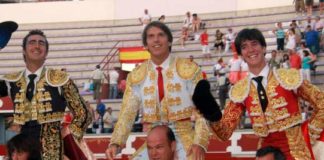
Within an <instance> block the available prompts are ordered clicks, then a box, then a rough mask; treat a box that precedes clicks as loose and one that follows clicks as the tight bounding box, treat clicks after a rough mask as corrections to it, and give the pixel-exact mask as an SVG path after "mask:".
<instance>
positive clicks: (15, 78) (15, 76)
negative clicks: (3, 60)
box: [0, 71, 24, 82]
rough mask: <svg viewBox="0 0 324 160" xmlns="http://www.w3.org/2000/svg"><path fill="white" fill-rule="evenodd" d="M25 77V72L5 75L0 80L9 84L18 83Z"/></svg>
mask: <svg viewBox="0 0 324 160" xmlns="http://www.w3.org/2000/svg"><path fill="white" fill-rule="evenodd" d="M23 75H24V71H20V72H15V73H10V74H6V75H3V76H2V77H1V78H0V79H1V80H5V81H8V82H17V81H18V80H19V79H20V78H21V77H22V76H23Z"/></svg>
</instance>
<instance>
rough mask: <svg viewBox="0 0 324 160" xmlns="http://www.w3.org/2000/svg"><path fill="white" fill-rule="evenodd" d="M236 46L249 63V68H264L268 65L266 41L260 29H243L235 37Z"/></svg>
mask: <svg viewBox="0 0 324 160" xmlns="http://www.w3.org/2000/svg"><path fill="white" fill-rule="evenodd" d="M234 43H235V48H236V50H237V53H238V54H239V55H241V56H242V58H243V60H244V61H245V62H246V63H247V64H248V66H249V69H250V70H251V69H253V68H255V69H256V68H261V69H262V68H263V67H264V66H265V65H266V60H265V54H266V47H267V44H266V41H265V38H264V36H263V35H262V33H261V31H259V30H258V29H247V28H246V29H243V30H241V31H240V32H239V33H238V34H237V37H236V38H235V42H234Z"/></svg>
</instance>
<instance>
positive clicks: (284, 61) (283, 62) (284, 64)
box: [280, 54, 290, 69]
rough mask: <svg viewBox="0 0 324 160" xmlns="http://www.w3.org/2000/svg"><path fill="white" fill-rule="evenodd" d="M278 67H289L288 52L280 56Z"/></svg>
mask: <svg viewBox="0 0 324 160" xmlns="http://www.w3.org/2000/svg"><path fill="white" fill-rule="evenodd" d="M280 67H281V68H286V69H288V68H290V60H289V55H288V54H284V55H283V56H282V60H281V62H280Z"/></svg>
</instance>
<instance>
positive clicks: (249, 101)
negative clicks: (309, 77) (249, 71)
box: [211, 69, 324, 159]
mask: <svg viewBox="0 0 324 160" xmlns="http://www.w3.org/2000/svg"><path fill="white" fill-rule="evenodd" d="M251 83H252V82H251V80H250V79H249V78H245V79H243V80H241V81H239V82H238V83H237V84H235V85H234V86H233V87H232V88H231V90H230V93H229V96H230V102H229V103H227V106H226V108H225V111H224V115H223V118H222V119H221V121H219V122H215V123H212V124H211V127H212V130H213V131H214V133H215V134H216V135H217V137H219V138H220V139H221V140H227V139H229V138H230V136H231V135H232V133H233V131H234V130H235V128H236V127H237V124H238V123H239V119H240V116H241V115H242V113H243V110H244V109H246V111H247V112H248V114H249V117H250V119H251V123H252V127H253V130H254V132H255V134H256V135H258V136H260V137H261V140H263V139H269V135H271V136H273V135H275V134H274V133H279V132H282V131H284V132H285V133H284V134H285V135H286V136H287V141H286V143H287V146H289V149H290V154H291V155H292V157H294V158H302V159H311V158H310V152H309V150H308V148H307V147H306V144H305V141H304V138H303V137H302V136H303V135H302V133H301V129H300V123H302V116H301V112H302V111H301V108H300V106H299V103H298V99H299V98H302V99H304V100H306V101H308V102H309V103H310V104H311V106H313V107H314V112H313V115H312V117H311V118H310V120H309V122H310V123H309V134H310V137H311V141H312V142H313V141H315V139H316V138H318V137H319V134H320V132H321V131H322V130H323V128H324V125H323V124H324V123H323V122H324V117H323V116H324V99H323V98H324V94H323V93H322V92H321V91H320V90H319V89H318V88H316V87H315V86H313V85H312V84H310V83H309V82H308V81H306V80H305V81H304V80H303V79H302V75H301V72H300V71H298V70H295V69H274V70H272V71H270V73H269V77H268V84H267V88H266V94H267V97H268V102H269V103H268V106H267V109H266V111H265V112H263V111H262V108H261V105H260V102H259V98H258V93H257V89H256V87H255V86H254V85H252V84H251ZM273 141H275V140H273Z"/></svg>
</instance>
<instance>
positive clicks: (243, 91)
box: [229, 77, 251, 103]
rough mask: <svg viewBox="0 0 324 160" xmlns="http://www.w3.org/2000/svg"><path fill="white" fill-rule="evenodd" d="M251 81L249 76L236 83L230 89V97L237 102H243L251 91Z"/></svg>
mask: <svg viewBox="0 0 324 160" xmlns="http://www.w3.org/2000/svg"><path fill="white" fill-rule="evenodd" d="M250 83H251V80H250V79H249V78H248V77H245V78H244V79H241V80H240V81H238V82H237V83H235V84H234V85H233V86H232V87H231V89H230V91H229V98H230V99H231V100H232V101H233V102H235V103H242V102H243V101H244V100H245V98H246V97H247V96H248V94H249V92H250Z"/></svg>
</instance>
